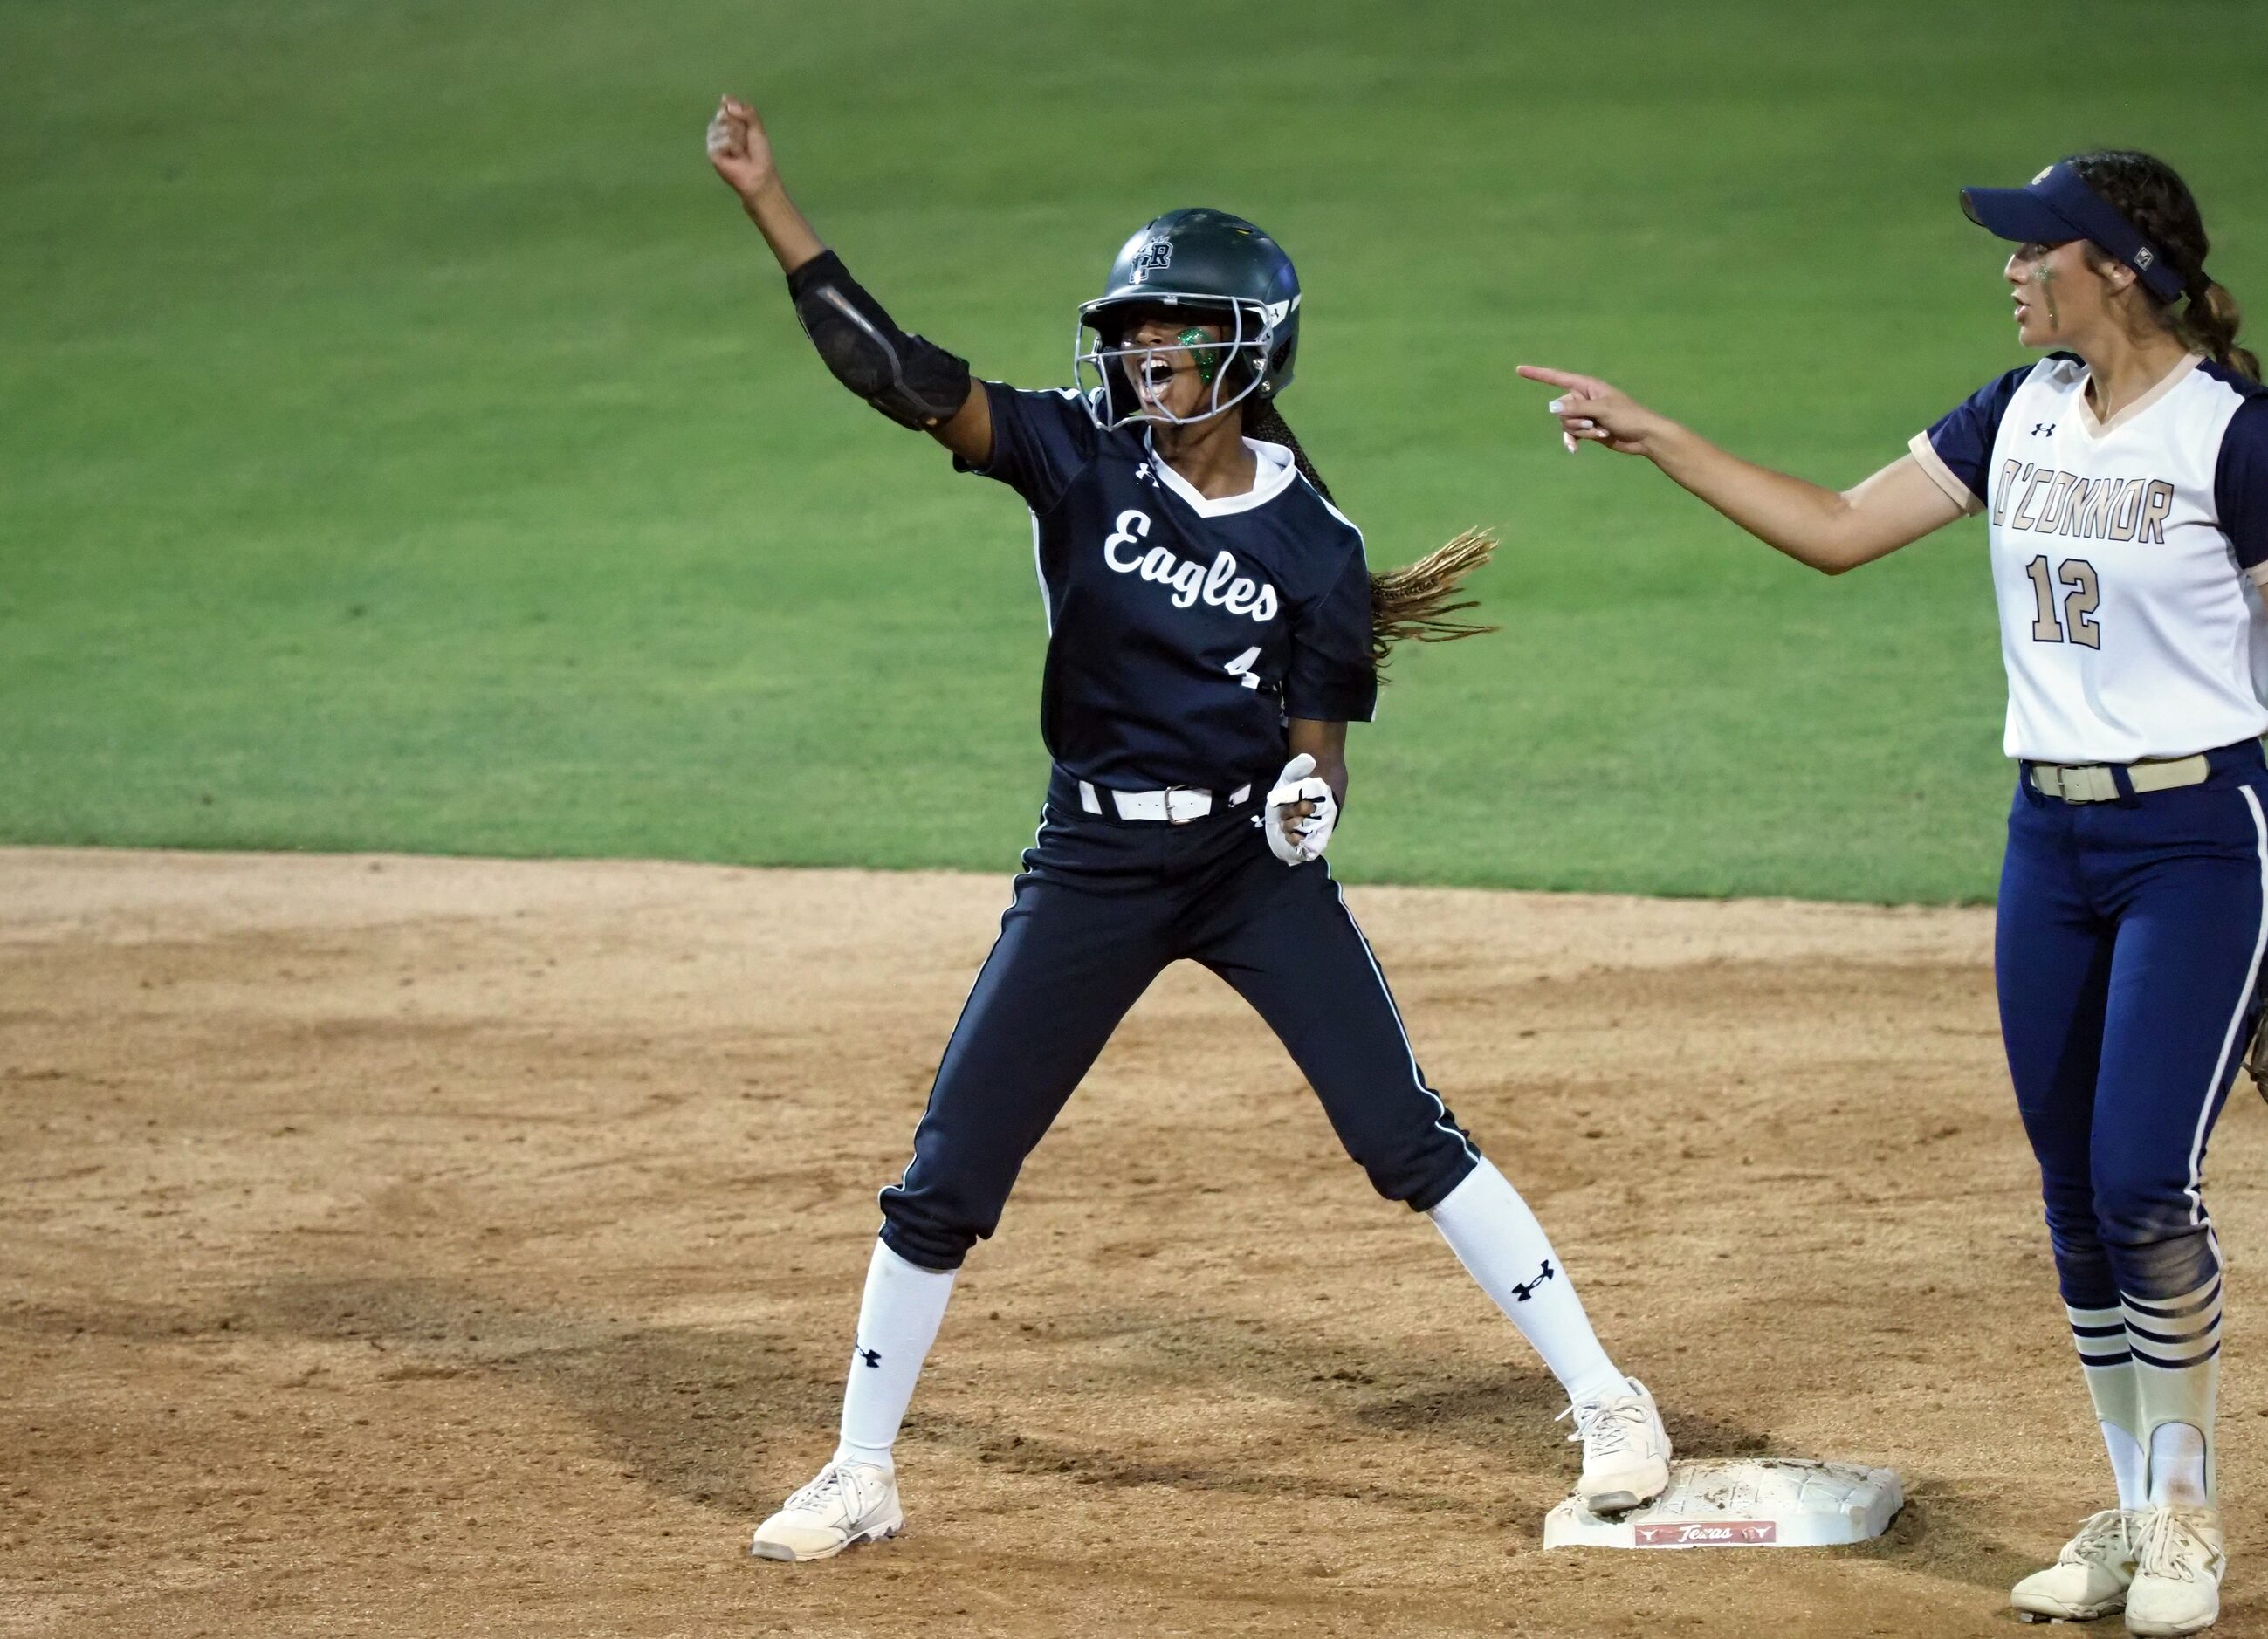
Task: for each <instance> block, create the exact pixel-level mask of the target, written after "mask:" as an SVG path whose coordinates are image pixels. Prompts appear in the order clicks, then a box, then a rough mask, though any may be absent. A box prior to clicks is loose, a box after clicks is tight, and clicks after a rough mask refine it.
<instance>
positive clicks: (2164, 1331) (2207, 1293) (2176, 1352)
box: [2119, 1273, 2220, 1505]
mask: <svg viewBox="0 0 2268 1639" xmlns="http://www.w3.org/2000/svg"><path fill="white" fill-rule="evenodd" d="M2119 1307H2120V1309H2121V1310H2123V1311H2124V1314H2125V1318H2126V1338H2127V1347H2128V1348H2129V1349H2131V1350H2132V1352H2133V1356H2134V1365H2135V1373H2134V1376H2135V1384H2136V1387H2137V1390H2138V1393H2137V1396H2136V1398H2137V1400H2139V1404H2140V1407H2141V1413H2142V1416H2141V1425H2142V1429H2143V1430H2144V1440H2143V1443H2144V1444H2145V1445H2146V1446H2147V1447H2148V1449H2149V1450H2150V1452H2152V1462H2151V1465H2150V1467H2151V1474H2150V1500H2151V1501H2152V1502H2182V1503H2204V1504H2207V1505H2210V1504H2211V1503H2212V1502H2213V1497H2214V1496H2215V1494H2216V1491H2217V1489H2218V1483H2217V1476H2216V1475H2215V1474H2214V1472H2213V1410H2214V1402H2215V1401H2216V1400H2218V1399H2219V1391H2220V1275H2219V1274H2218V1273H2215V1274H2214V1275H2213V1277H2212V1279H2210V1280H2208V1281H2207V1282H2206V1283H2205V1284H2204V1285H2203V1286H2200V1287H2198V1289H2197V1290H2195V1291H2192V1292H2190V1293H2187V1294H2186V1295H2184V1296H2183V1297H2176V1298H2172V1299H2169V1300H2167V1301H2164V1302H2159V1301H2155V1300H2153V1301H2148V1302H2145V1301H2143V1300H2141V1299H2139V1298H2134V1297H2125V1296H2124V1295H2122V1296H2121V1297H2120V1299H2119ZM2174 1424H2184V1425H2186V1426H2187V1427H2188V1428H2190V1429H2191V1430H2195V1431H2196V1432H2195V1436H2194V1437H2188V1436H2182V1437H2169V1438H2166V1439H2161V1438H2160V1437H2159V1431H2160V1430H2162V1429H2166V1428H2168V1427H2169V1425H2174ZM2161 1452H2163V1453H2164V1455H2163V1457H2161V1456H2160V1453H2161ZM2161 1470H2162V1472H2161Z"/></svg>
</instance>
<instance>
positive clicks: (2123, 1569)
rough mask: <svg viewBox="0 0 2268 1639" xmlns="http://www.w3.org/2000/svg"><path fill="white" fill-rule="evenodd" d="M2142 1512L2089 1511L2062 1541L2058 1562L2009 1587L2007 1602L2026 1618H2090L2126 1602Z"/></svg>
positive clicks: (2057, 1619)
mask: <svg viewBox="0 0 2268 1639" xmlns="http://www.w3.org/2000/svg"><path fill="white" fill-rule="evenodd" d="M2142 1518H2144V1515H2143V1514H2142V1513H2141V1512H2140V1511H2139V1510H2138V1511H2136V1512H2134V1513H2131V1514H2128V1513H2121V1512H2120V1511H2119V1510H2117V1509H2115V1508H2106V1509H2104V1510H2102V1512H2101V1513H2099V1514H2090V1515H2089V1516H2088V1519H2087V1523H2086V1524H2085V1525H2081V1526H2080V1528H2079V1534H2078V1535H2077V1536H2075V1537H2073V1539H2072V1540H2070V1541H2068V1542H2066V1543H2065V1544H2064V1545H2063V1552H2062V1553H2060V1554H2057V1555H2056V1562H2055V1563H2054V1564H2052V1565H2051V1566H2049V1567H2048V1568H2047V1569H2045V1570H2036V1571H2034V1572H2033V1573H2032V1574H2031V1575H2030V1576H2029V1577H2025V1578H2024V1579H2023V1580H2022V1581H2021V1582H2020V1583H2018V1584H2016V1585H2015V1586H2014V1588H2011V1589H2010V1590H2009V1591H2008V1603H2009V1604H2011V1605H2013V1606H2015V1607H2016V1614H2017V1615H2018V1616H2020V1617H2021V1618H2022V1619H2023V1620H2024V1621H2028V1622H2051V1621H2059V1622H2091V1621H2094V1620H2095V1618H2096V1617H2098V1616H2108V1615H2110V1613H2112V1612H2114V1611H2117V1610H2119V1609H2121V1608H2123V1607H2124V1605H2125V1603H2126V1584H2128V1583H2130V1582H2132V1581H2133V1580H2134V1532H2135V1527H2136V1525H2138V1524H2139V1522H2140V1521H2141V1519H2142Z"/></svg>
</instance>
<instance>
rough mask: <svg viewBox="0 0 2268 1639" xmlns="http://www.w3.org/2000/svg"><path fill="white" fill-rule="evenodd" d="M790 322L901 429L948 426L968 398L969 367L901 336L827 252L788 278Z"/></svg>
mask: <svg viewBox="0 0 2268 1639" xmlns="http://www.w3.org/2000/svg"><path fill="white" fill-rule="evenodd" d="M787 293H788V294H789V295H790V296H792V297H793V298H795V316H796V317H797V318H798V319H800V320H802V321H803V333H804V334H806V335H807V336H809V337H810V338H811V344H812V346H814V347H815V348H817V349H819V356H820V357H821V359H823V360H824V361H825V362H826V364H827V367H828V369H829V370H831V371H834V372H835V379H836V380H837V381H840V382H841V383H842V384H843V386H846V387H848V388H850V389H851V391H852V392H853V393H857V394H858V396H859V397H860V398H862V399H864V400H865V401H866V402H867V403H869V404H871V405H873V407H874V408H876V409H878V410H880V411H881V412H882V414H883V415H887V416H888V417H889V418H890V419H891V420H892V421H894V422H895V423H898V425H899V426H901V427H911V428H914V429H915V430H920V429H922V428H924V427H934V426H936V425H937V424H938V423H939V422H941V421H946V420H949V419H950V418H951V417H952V416H953V415H954V412H955V411H957V410H959V409H960V408H961V405H962V404H963V403H965V402H967V401H968V386H969V381H968V360H967V359H965V358H960V357H957V356H954V355H953V354H951V353H948V352H946V350H945V349H943V348H941V347H939V346H938V345H937V343H935V342H932V341H929V340H927V339H926V338H924V337H922V336H917V335H908V334H906V333H905V332H904V331H902V330H901V329H899V328H898V327H897V324H896V322H895V320H892V319H891V317H890V316H889V314H887V313H886V312H883V311H882V305H881V304H880V302H878V301H876V300H875V299H874V298H873V297H871V296H869V295H867V294H866V292H865V290H861V289H860V288H859V285H858V281H857V280H856V279H854V278H852V277H851V270H850V269H849V268H845V267H844V266H843V259H842V258H841V257H840V256H837V255H836V254H835V253H834V252H833V251H831V250H830V251H823V252H821V254H818V255H816V256H814V257H813V258H812V259H811V260H810V261H807V262H806V263H804V264H803V266H802V267H800V268H797V269H796V270H795V271H794V272H793V273H792V274H790V275H788V278H787Z"/></svg>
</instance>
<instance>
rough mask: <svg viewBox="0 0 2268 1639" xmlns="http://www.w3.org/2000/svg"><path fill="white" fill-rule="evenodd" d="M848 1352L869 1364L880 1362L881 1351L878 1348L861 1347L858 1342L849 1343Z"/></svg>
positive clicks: (876, 1364)
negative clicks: (849, 1350)
mask: <svg viewBox="0 0 2268 1639" xmlns="http://www.w3.org/2000/svg"><path fill="white" fill-rule="evenodd" d="M851 1353H852V1354H854V1355H856V1356H858V1358H859V1359H861V1360H863V1361H865V1363H867V1364H868V1365H870V1366H880V1364H881V1363H882V1351H881V1350H880V1349H861V1348H860V1347H858V1344H856V1343H853V1344H851Z"/></svg>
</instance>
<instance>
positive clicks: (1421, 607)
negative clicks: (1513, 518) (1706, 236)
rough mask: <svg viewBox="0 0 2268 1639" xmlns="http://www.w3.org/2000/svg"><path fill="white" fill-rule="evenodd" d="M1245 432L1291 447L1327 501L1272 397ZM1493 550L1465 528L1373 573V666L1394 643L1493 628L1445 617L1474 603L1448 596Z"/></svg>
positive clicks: (1254, 411) (1253, 412)
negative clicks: (1441, 543) (1397, 565)
mask: <svg viewBox="0 0 2268 1639" xmlns="http://www.w3.org/2000/svg"><path fill="white" fill-rule="evenodd" d="M1244 431H1245V435H1246V436H1247V437H1253V438H1257V439H1259V440H1261V441H1262V442H1263V443H1265V444H1280V445H1283V446H1284V447H1285V449H1287V450H1289V451H1291V452H1292V463H1293V465H1295V466H1296V467H1299V469H1300V476H1301V477H1302V478H1305V479H1306V480H1307V481H1308V482H1309V483H1311V484H1313V485H1314V487H1315V493H1316V494H1317V495H1319V496H1322V498H1323V499H1324V500H1325V501H1326V502H1329V500H1330V498H1331V491H1330V486H1329V485H1328V484H1326V483H1325V482H1324V481H1323V477H1322V474H1321V473H1319V472H1317V471H1316V470H1315V464H1314V462H1313V461H1311V460H1309V459H1307V451H1306V450H1304V449H1302V448H1301V447H1300V440H1299V437H1298V436H1297V435H1296V434H1294V433H1293V432H1292V429H1291V427H1290V426H1289V425H1288V424H1286V423H1285V420H1284V413H1283V412H1282V411H1281V410H1279V409H1278V408H1276V401H1274V400H1273V399H1269V400H1265V401H1262V402H1261V403H1260V404H1259V405H1258V406H1257V407H1256V408H1248V409H1247V411H1246V413H1245V417H1244ZM1495 550H1496V537H1495V536H1494V535H1492V534H1491V533H1489V532H1488V531H1487V530H1485V529H1469V530H1467V531H1465V533H1463V534H1462V535H1459V536H1458V537H1457V538H1456V539H1455V540H1452V541H1451V542H1449V544H1448V545H1447V546H1446V547H1443V548H1441V549H1440V551H1438V552H1432V553H1429V554H1428V555H1425V557H1422V558H1420V559H1418V562H1415V563H1405V564H1403V566H1402V567H1401V568H1400V569H1396V570H1387V571H1386V573H1384V574H1383V575H1379V574H1373V575H1372V576H1371V577H1370V658H1371V664H1372V665H1375V666H1378V667H1381V668H1383V667H1384V666H1385V665H1386V663H1387V660H1388V658H1389V657H1390V656H1391V655H1392V653H1393V650H1394V645H1395V644H1396V643H1404V642H1408V643H1454V642H1455V641H1456V640H1457V639H1458V638H1460V637H1478V636H1482V635H1483V634H1484V633H1487V632H1492V631H1494V630H1496V628H1495V627H1493V626H1481V625H1476V624H1474V623H1472V622H1470V621H1453V620H1451V619H1449V618H1448V617H1449V616H1451V615H1453V614H1459V613H1461V612H1462V611H1463V610H1466V609H1470V608H1476V607H1477V606H1478V604H1477V602H1476V599H1470V598H1468V599H1465V600H1464V601H1463V602H1462V603H1453V602H1451V601H1450V599H1453V598H1454V597H1455V596H1456V595H1457V593H1458V592H1459V591H1460V590H1461V589H1462V586H1463V584H1464V581H1465V577H1467V576H1469V575H1470V574H1471V573H1472V572H1473V571H1474V570H1476V569H1478V568H1480V567H1481V566H1482V565H1483V564H1484V563H1486V562H1488V561H1489V556H1490V555H1491V553H1493V552H1494V551H1495ZM1382 681H1384V679H1382V678H1381V682H1382Z"/></svg>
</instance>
